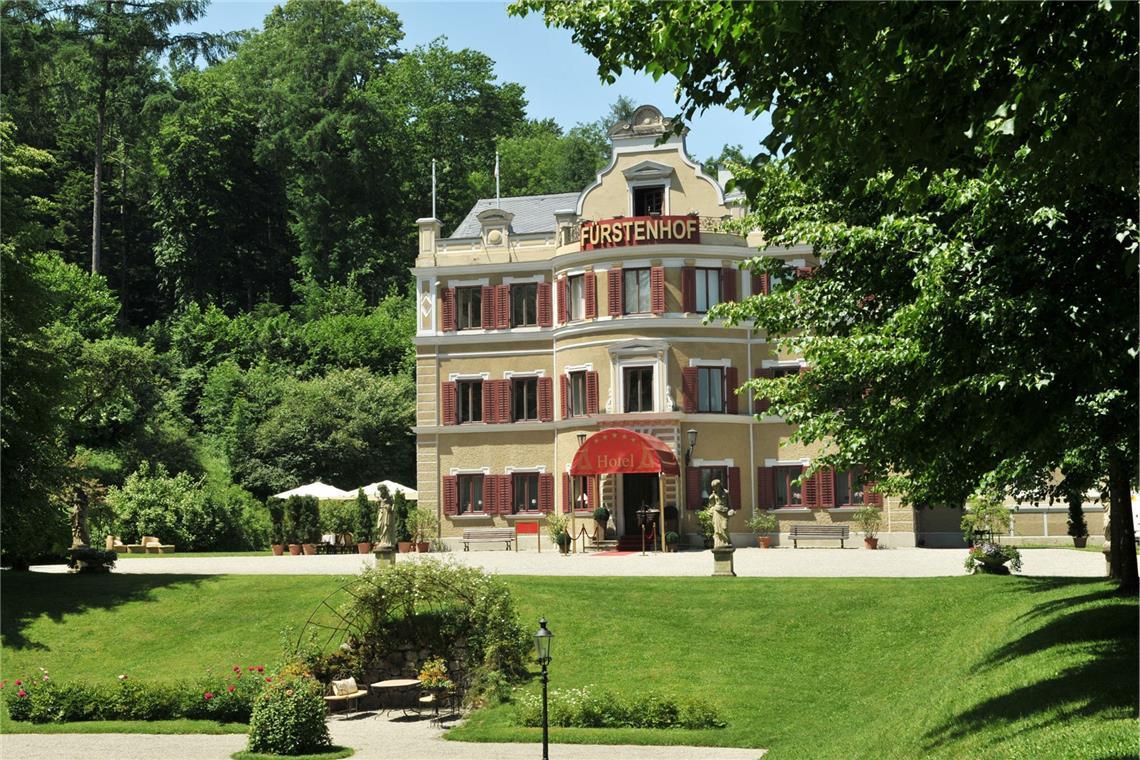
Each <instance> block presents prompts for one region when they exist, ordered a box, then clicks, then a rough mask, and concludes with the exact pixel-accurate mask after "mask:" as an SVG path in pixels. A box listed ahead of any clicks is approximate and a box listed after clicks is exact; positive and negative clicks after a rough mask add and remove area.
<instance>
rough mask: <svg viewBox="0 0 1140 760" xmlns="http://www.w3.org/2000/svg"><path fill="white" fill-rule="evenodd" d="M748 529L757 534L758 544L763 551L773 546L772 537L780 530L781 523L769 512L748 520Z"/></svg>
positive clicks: (758, 514)
mask: <svg viewBox="0 0 1140 760" xmlns="http://www.w3.org/2000/svg"><path fill="white" fill-rule="evenodd" d="M748 528H749V530H751V531H752V532H753V533H755V534H756V544H757V545H758V546H759V547H760V548H761V549H767V548H769V547H771V546H772V535H771V534H773V533H775V532H776V531H777V530H779V529H780V521H779V520H777V519H776V516H775V515H770V514H768V513H767V512H757V513H756V514H754V515H752V517H750V518H749V519H748Z"/></svg>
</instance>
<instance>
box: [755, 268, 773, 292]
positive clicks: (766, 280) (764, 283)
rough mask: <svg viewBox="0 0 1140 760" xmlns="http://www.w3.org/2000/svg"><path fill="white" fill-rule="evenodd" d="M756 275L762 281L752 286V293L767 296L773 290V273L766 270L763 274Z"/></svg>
mask: <svg viewBox="0 0 1140 760" xmlns="http://www.w3.org/2000/svg"><path fill="white" fill-rule="evenodd" d="M755 277H757V278H758V279H759V280H760V282H759V283H757V284H755V285H753V286H752V293H753V294H754V295H755V294H757V293H759V294H760V295H762V296H766V295H768V294H769V293H771V292H772V275H770V274H768V273H767V272H764V273H763V274H758V275H755Z"/></svg>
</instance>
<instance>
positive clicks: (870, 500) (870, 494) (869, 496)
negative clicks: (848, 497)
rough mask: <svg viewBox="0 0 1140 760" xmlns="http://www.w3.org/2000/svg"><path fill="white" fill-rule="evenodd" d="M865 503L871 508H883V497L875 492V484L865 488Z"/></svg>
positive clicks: (868, 484)
mask: <svg viewBox="0 0 1140 760" xmlns="http://www.w3.org/2000/svg"><path fill="white" fill-rule="evenodd" d="M863 503H864V504H866V505H867V506H870V507H881V506H883V495H882V494H881V493H879V492H878V491H876V490H875V484H874V483H867V484H866V485H865V486H863Z"/></svg>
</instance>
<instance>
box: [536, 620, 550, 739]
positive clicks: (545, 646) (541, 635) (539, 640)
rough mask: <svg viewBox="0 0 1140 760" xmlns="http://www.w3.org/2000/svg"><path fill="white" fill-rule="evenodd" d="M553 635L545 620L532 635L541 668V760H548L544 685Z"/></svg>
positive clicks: (548, 733) (547, 724)
mask: <svg viewBox="0 0 1140 760" xmlns="http://www.w3.org/2000/svg"><path fill="white" fill-rule="evenodd" d="M553 640H554V634H553V633H551V632H550V629H549V628H547V627H546V618H542V619H541V620H539V621H538V631H536V632H535V634H534V653H535V656H536V657H537V658H538V664H539V665H541V666H542V760H550V747H549V744H550V724H549V723H548V721H547V717H546V684H547V683H548V682H549V680H550V679H549V677H548V676H547V673H546V666H547V665H549V664H550V644H551V642H552V641H553Z"/></svg>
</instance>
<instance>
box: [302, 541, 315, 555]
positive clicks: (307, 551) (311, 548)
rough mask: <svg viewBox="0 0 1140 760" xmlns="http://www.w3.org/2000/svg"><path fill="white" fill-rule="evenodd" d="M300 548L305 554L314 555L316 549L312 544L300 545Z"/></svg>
mask: <svg viewBox="0 0 1140 760" xmlns="http://www.w3.org/2000/svg"><path fill="white" fill-rule="evenodd" d="M301 548H302V549H304V550H305V554H309V555H312V554H316V553H317V547H316V546H315V545H314V544H301Z"/></svg>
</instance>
